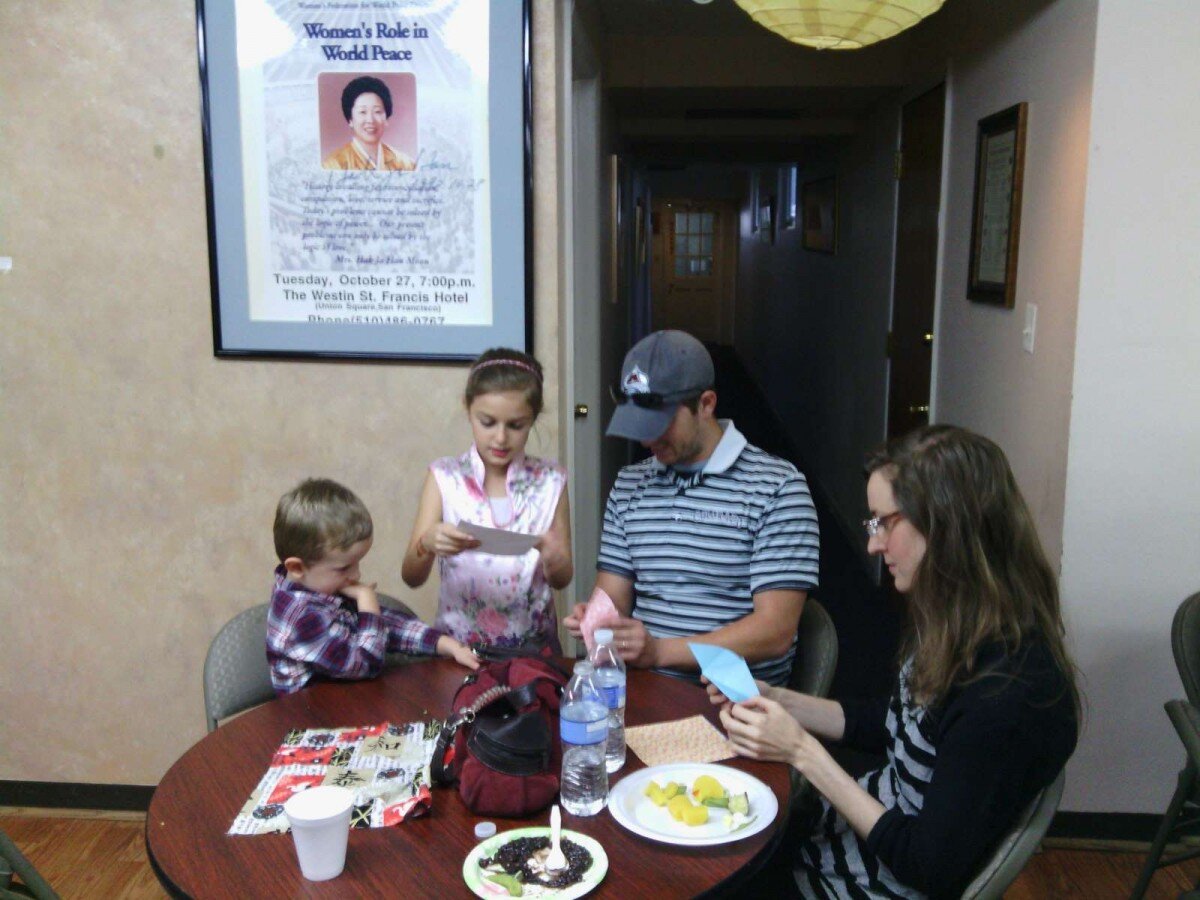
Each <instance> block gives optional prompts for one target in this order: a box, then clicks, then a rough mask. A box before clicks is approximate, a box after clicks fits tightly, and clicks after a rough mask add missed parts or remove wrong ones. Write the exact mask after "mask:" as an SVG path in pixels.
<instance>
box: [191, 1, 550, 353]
mask: <svg viewBox="0 0 1200 900" xmlns="http://www.w3.org/2000/svg"><path fill="white" fill-rule="evenodd" d="M197 20H198V37H199V51H200V82H201V89H202V92H203V105H204V110H203V111H204V154H205V156H204V162H205V169H206V182H207V190H208V231H209V234H208V236H209V263H210V272H211V281H212V312H213V348H214V352H215V353H216V355H217V356H253V357H351V358H371V359H389V358H399V359H448V360H454V359H463V360H467V359H473V358H474V357H475V356H477V355H478V354H479V353H480V352H481V351H483V350H485V349H487V348H488V347H494V346H509V347H515V348H518V349H522V350H529V349H531V347H532V343H533V341H532V334H533V320H532V297H533V286H532V282H531V272H532V266H531V253H532V241H531V219H530V210H531V180H530V160H529V148H530V63H529V60H530V55H529V54H530V44H529V6H528V0H409V2H399V0H198V2H197Z"/></svg>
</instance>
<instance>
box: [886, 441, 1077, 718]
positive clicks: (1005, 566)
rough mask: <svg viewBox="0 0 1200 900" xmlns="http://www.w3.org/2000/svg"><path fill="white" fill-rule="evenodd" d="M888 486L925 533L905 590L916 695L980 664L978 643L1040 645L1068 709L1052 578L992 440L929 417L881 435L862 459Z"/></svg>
mask: <svg viewBox="0 0 1200 900" xmlns="http://www.w3.org/2000/svg"><path fill="white" fill-rule="evenodd" d="M866 468H867V474H868V475H871V474H873V473H875V472H879V473H880V474H881V475H883V477H884V478H886V479H887V480H888V481H889V483H890V484H891V487H892V494H893V496H894V497H895V500H896V504H897V506H898V508H899V509H900V511H901V512H902V513H903V514H904V518H905V519H906V520H907V521H908V522H909V523H910V524H911V525H912V526H913V527H914V528H916V529H917V531H919V532H920V533H921V534H922V536H924V538H925V544H926V548H925V555H924V557H923V558H922V559H921V562H920V564H919V565H918V567H917V571H916V573H915V575H914V577H913V584H912V590H911V591H910V592H909V598H908V599H909V628H908V631H907V634H906V636H905V639H904V642H903V643H904V646H903V648H902V653H903V654H904V655H905V656H908V655H911V656H912V659H913V669H912V678H911V684H912V687H913V690H914V692H915V694H916V696H918V697H920V698H921V699H922V701H923V702H926V703H933V702H936V701H938V700H941V699H943V698H945V697H946V695H947V694H948V693H949V691H950V690H951V688H953V687H955V686H957V685H962V684H965V683H967V682H970V681H971V680H973V679H974V678H976V677H978V675H979V674H980V673H977V672H974V671H973V670H972V667H973V665H974V662H975V658H976V655H977V653H978V651H979V649H980V647H981V646H982V645H984V644H986V643H989V642H994V641H998V642H1000V643H1001V644H1003V646H1004V647H1005V649H1006V650H1007V651H1008V652H1009V653H1010V654H1013V653H1016V652H1017V651H1019V650H1020V649H1021V648H1022V646H1023V645H1025V644H1027V643H1028V642H1029V641H1031V640H1041V641H1043V642H1045V644H1046V646H1047V647H1048V648H1049V650H1050V653H1051V655H1052V656H1053V658H1054V661H1055V662H1056V663H1057V665H1058V668H1059V669H1060V671H1061V672H1062V673H1063V678H1064V681H1065V684H1066V690H1068V691H1069V692H1070V694H1071V699H1072V702H1073V704H1074V706H1075V709H1076V713H1077V714H1078V712H1079V709H1080V698H1079V691H1078V688H1077V687H1076V684H1075V673H1076V667H1075V664H1074V662H1072V660H1071V657H1070V655H1069V654H1068V653H1067V648H1066V643H1065V640H1064V637H1065V631H1064V628H1063V621H1062V610H1061V607H1060V604H1059V596H1058V580H1057V579H1056V578H1055V575H1054V571H1053V569H1052V568H1051V567H1050V563H1049V561H1048V560H1047V559H1046V554H1045V551H1044V550H1043V549H1042V544H1041V541H1040V540H1038V535H1037V529H1036V528H1035V527H1034V524H1033V517H1032V516H1031V515H1030V513H1029V507H1028V506H1026V504H1025V498H1024V497H1022V496H1021V491H1020V489H1019V488H1018V487H1017V482H1016V479H1015V478H1014V477H1013V474H1012V470H1011V469H1010V468H1009V465H1008V460H1007V459H1006V458H1005V456H1004V451H1002V450H1001V449H1000V448H999V447H998V446H997V445H996V444H995V443H993V442H992V441H990V440H988V439H987V438H985V437H981V436H980V435H977V434H974V433H972V432H970V431H967V430H966V429H963V428H957V427H955V426H951V425H930V426H926V427H924V428H918V429H917V430H916V431H913V432H911V433H910V434H907V435H905V436H904V437H902V438H897V439H894V440H892V441H889V442H888V443H887V444H886V445H885V446H884V447H882V448H881V449H880V450H878V451H876V452H875V453H874V454H872V455H871V456H870V457H869V458H868V460H867V467H866Z"/></svg>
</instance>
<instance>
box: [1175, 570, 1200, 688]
mask: <svg viewBox="0 0 1200 900" xmlns="http://www.w3.org/2000/svg"><path fill="white" fill-rule="evenodd" d="M1171 649H1172V650H1173V651H1174V653H1175V667H1176V668H1177V669H1178V670H1179V678H1180V679H1181V680H1182V681H1183V689H1184V691H1185V692H1186V693H1187V698H1188V702H1189V703H1191V704H1192V706H1200V591H1197V592H1196V593H1195V594H1192V596H1190V597H1188V598H1187V599H1186V600H1184V601H1183V602H1182V603H1180V604H1179V609H1177V610H1175V619H1174V621H1173V622H1172V623H1171Z"/></svg>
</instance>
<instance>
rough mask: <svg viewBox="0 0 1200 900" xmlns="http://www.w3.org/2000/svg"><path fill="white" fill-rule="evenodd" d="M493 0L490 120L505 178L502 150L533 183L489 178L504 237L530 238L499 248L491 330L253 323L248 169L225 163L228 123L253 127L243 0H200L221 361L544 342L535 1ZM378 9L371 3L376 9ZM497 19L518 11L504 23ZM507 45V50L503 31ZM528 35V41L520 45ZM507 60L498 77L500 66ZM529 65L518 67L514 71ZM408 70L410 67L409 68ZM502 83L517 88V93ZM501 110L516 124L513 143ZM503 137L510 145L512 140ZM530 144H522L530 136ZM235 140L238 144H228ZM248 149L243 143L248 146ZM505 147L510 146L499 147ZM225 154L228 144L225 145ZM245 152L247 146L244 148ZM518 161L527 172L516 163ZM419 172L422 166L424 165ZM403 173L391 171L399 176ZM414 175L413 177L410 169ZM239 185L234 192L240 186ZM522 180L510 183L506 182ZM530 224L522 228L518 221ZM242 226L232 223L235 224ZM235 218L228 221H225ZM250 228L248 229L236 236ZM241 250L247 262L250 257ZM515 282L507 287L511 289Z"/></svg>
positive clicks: (454, 355)
mask: <svg viewBox="0 0 1200 900" xmlns="http://www.w3.org/2000/svg"><path fill="white" fill-rule="evenodd" d="M479 2H484V3H489V4H490V17H489V23H493V25H494V24H495V23H497V22H502V24H503V25H504V28H503V29H498V28H496V27H492V28H489V35H488V39H489V59H490V60H493V62H492V69H491V76H492V77H489V80H488V85H489V95H488V106H489V112H490V116H489V120H488V124H487V133H486V139H487V141H488V142H489V148H490V150H491V153H490V156H489V159H490V160H491V161H492V165H493V171H492V172H489V175H492V174H494V173H495V166H496V163H495V160H496V159H497V158H498V156H501V155H502V154H507V158H509V159H510V160H511V159H512V157H513V155H514V154H518V153H519V155H520V172H521V184H520V185H519V186H517V187H513V186H511V185H508V186H507V187H497V185H498V179H496V178H491V177H489V178H488V179H487V183H486V186H485V187H484V190H487V191H488V198H489V201H490V204H489V208H490V219H489V222H488V227H489V228H490V229H491V232H492V235H493V236H495V235H496V234H497V233H498V231H502V232H507V237H506V238H505V239H506V240H507V241H508V242H509V244H510V245H511V244H513V243H517V242H519V245H520V246H519V249H518V250H517V252H512V253H507V252H506V253H502V252H497V251H496V246H495V245H496V242H495V240H493V245H492V254H491V262H492V266H491V270H492V272H491V274H492V278H491V285H492V288H493V292H492V297H491V323H490V324H484V325H408V324H405V325H398V324H397V325H386V324H342V323H330V322H304V321H264V320H252V319H251V318H250V296H249V294H250V288H249V286H248V284H247V279H246V278H244V277H240V273H244V272H245V271H246V269H247V263H246V259H245V258H246V256H247V254H248V251H247V250H246V241H245V239H244V235H245V234H246V233H247V230H248V229H249V228H250V227H251V225H250V223H249V222H247V221H246V217H245V215H244V214H242V213H241V210H240V205H241V203H242V202H243V196H242V192H241V184H242V180H241V175H240V172H237V173H235V174H231V172H230V171H229V169H230V168H232V167H217V166H215V165H214V158H215V154H214V149H215V148H214V141H218V140H220V141H222V142H226V141H228V140H229V139H230V135H229V134H228V131H229V130H230V129H229V127H228V126H227V127H225V128H224V133H222V129H221V127H220V126H218V125H216V124H215V123H217V122H226V123H229V122H236V126H235V127H237V128H240V127H241V118H242V115H243V111H242V110H241V109H240V108H239V101H238V98H237V91H236V90H230V89H229V87H228V85H229V84H230V83H231V82H232V83H233V84H236V80H237V77H238V72H237V48H236V46H233V44H234V43H236V41H235V39H231V38H230V37H229V36H230V35H236V33H237V15H238V13H237V5H236V4H235V2H234V0H196V33H197V51H198V62H199V71H200V93H201V98H200V99H201V127H202V138H203V150H204V184H205V198H206V213H207V231H208V259H209V277H210V286H211V306H212V328H213V353H214V355H215V356H217V357H219V358H256V359H307V360H312V359H333V360H337V359H355V360H392V361H404V360H414V361H449V362H453V361H470V360H473V359H474V358H475V357H476V356H478V355H479V353H481V352H482V351H483V350H485V349H488V348H489V347H494V346H507V347H513V348H515V349H518V350H523V351H525V352H532V349H533V172H532V146H533V137H532V62H531V60H532V44H531V26H530V3H529V0H519V2H513V0H479ZM371 5H372V4H369V3H367V4H364V8H366V7H368V6H371ZM496 16H506V17H509V18H506V19H503V20H499V19H496V18H495V17H496ZM498 33H499V34H503V35H504V36H506V37H507V42H506V44H505V45H504V47H503V48H500V47H499V46H498V40H499V39H498V37H497V35H498ZM518 41H519V46H517V42H518ZM495 60H503V61H504V62H505V63H506V64H507V65H506V68H505V69H504V70H503V71H502V75H504V76H505V77H503V78H501V79H498V78H496V77H495V75H496V72H497V62H495ZM513 66H519V69H520V71H519V72H516V71H515V70H514V69H513V68H512V67H513ZM397 71H403V70H402V69H397ZM499 83H502V84H503V85H507V86H508V87H507V88H504V87H502V86H500V84H499ZM497 113H500V115H501V116H502V117H503V119H504V126H505V127H504V128H503V134H504V135H506V136H507V137H505V138H503V139H502V138H501V137H499V136H498V134H497V132H498V130H499V129H497V127H496V121H495V120H496V119H497ZM501 141H502V143H501ZM518 141H519V144H520V146H519V147H514V146H513V145H514V143H516V142H518ZM223 146H226V145H225V144H224V143H223ZM239 146H240V144H239ZM497 151H501V152H497ZM222 152H224V151H222ZM237 153H238V158H239V159H240V149H239V150H238V151H237ZM510 168H515V166H512V167H510ZM418 170H419V164H418ZM389 174H391V173H389ZM400 174H402V175H403V174H407V173H400ZM231 179H232V181H233V182H234V183H235V186H233V187H232V189H231V185H230V184H229V181H230V180H231ZM506 180H510V179H506ZM518 219H520V220H521V223H522V224H521V226H520V227H519V229H517V230H515V232H514V229H513V223H514V221H515V220H518ZM231 221H232V222H233V223H234V224H235V226H236V227H234V228H232V229H230V228H229V226H228V223H230V222H231ZM222 223H225V224H222ZM238 227H240V228H241V229H242V231H241V233H240V235H231V234H230V232H231V231H232V232H237V228H238ZM239 255H240V257H241V258H240V259H239ZM502 284H504V285H511V286H512V287H511V289H504V290H501V289H499V286H500V285H502Z"/></svg>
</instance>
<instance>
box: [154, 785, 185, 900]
mask: <svg viewBox="0 0 1200 900" xmlns="http://www.w3.org/2000/svg"><path fill="white" fill-rule="evenodd" d="M155 793H158V789H157V788H156V789H155ZM150 805H151V806H153V805H154V797H153V795H151V797H150ZM151 824H152V823H151V821H150V814H149V811H148V810H147V813H146V828H145V830H144V831H143V832H142V840H143V841H144V842H145V844H146V858H147V859H148V860H150V868H151V869H153V870H154V875H155V877H156V878H157V879H158V883H159V884H160V885H162V887H163V889H164V890H165V891H166V892H167V893H168V894H169V895H170V896H171V897H174V898H181V900H191V895H190V894H187V893H185V892H184V891H182V890H180V889H179V885H177V884H176V883H175V882H174V881H172V880H171V879H170V878H169V877H167V873H166V872H164V871H163V870H162V867H161V866H160V865H159V864H158V860H157V859H155V858H154V850H153V849H152V848H151V846H150V826H151Z"/></svg>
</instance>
